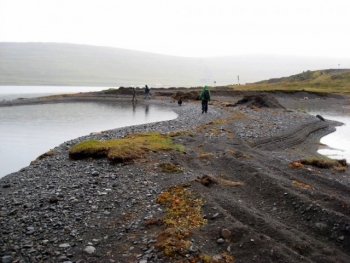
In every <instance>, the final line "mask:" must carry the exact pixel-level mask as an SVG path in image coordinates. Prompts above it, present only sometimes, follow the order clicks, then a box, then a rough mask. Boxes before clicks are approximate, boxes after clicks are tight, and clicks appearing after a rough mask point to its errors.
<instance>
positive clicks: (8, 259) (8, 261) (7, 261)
mask: <svg viewBox="0 0 350 263" xmlns="http://www.w3.org/2000/svg"><path fill="white" fill-rule="evenodd" d="M1 260H2V261H1V262H2V263H11V262H12V256H9V255H8V256H3V257H2V258H1Z"/></svg>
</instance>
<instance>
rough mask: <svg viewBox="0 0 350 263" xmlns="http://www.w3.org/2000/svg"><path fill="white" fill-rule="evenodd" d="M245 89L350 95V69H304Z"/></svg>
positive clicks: (243, 87) (256, 83)
mask: <svg viewBox="0 0 350 263" xmlns="http://www.w3.org/2000/svg"><path fill="white" fill-rule="evenodd" d="M242 89H245V90H286V91H295V90H306V91H313V92H331V93H342V94H348V95H350V69H325V70H315V71H310V70H307V71H304V72H302V73H300V74H296V75H291V76H289V77H282V78H272V79H269V80H263V81H259V82H255V83H251V84H248V85H245V86H242Z"/></svg>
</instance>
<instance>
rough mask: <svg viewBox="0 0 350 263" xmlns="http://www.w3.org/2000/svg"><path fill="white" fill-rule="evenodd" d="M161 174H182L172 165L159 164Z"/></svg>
mask: <svg viewBox="0 0 350 263" xmlns="http://www.w3.org/2000/svg"><path fill="white" fill-rule="evenodd" d="M160 167H161V168H162V172H163V173H182V170H181V169H180V168H179V167H177V166H176V165H175V164H173V163H161V164H160Z"/></svg>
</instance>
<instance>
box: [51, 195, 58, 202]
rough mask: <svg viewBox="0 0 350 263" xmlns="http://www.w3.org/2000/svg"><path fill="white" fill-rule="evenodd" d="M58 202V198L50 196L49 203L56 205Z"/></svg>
mask: <svg viewBox="0 0 350 263" xmlns="http://www.w3.org/2000/svg"><path fill="white" fill-rule="evenodd" d="M57 202H58V197H57V196H56V195H52V196H51V197H50V203H57Z"/></svg>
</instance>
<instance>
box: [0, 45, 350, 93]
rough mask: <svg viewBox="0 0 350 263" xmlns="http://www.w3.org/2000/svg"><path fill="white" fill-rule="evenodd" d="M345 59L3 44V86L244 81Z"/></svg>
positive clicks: (0, 55)
mask: <svg viewBox="0 0 350 263" xmlns="http://www.w3.org/2000/svg"><path fill="white" fill-rule="evenodd" d="M338 63H343V64H344V63H346V62H345V61H344V62H342V61H339V60H332V59H321V58H320V59H315V58H296V57H282V56H229V57H218V58H184V57H175V56H166V55H159V54H154V53H147V52H139V51H131V50H124V49H117V48H108V47H95V46H87V45H73V44H55V43H0V85H61V86H101V87H115V86H128V85H139V84H149V85H151V86H154V85H155V84H162V86H165V87H169V86H177V87H179V86H184V87H191V86H192V87H193V86H202V85H214V81H216V85H218V86H222V85H228V84H237V83H238V76H239V82H240V83H241V84H243V83H247V82H255V81H259V80H261V79H267V78H270V77H274V76H275V77H280V76H286V75H291V74H294V73H295V72H300V71H303V70H313V69H319V68H330V67H332V66H334V65H338Z"/></svg>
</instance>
